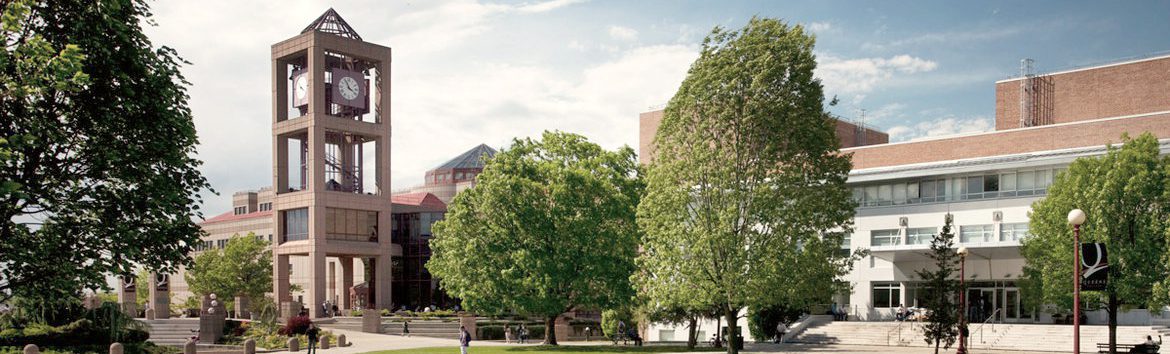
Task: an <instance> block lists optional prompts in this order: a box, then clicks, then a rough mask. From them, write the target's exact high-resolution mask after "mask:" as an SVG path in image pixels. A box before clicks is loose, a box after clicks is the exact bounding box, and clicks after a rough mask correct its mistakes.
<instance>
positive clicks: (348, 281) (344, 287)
mask: <svg viewBox="0 0 1170 354" xmlns="http://www.w3.org/2000/svg"><path fill="white" fill-rule="evenodd" d="M338 258H339V259H341V305H340V306H341V308H342V309H345V310H351V309H353V300H351V299H350V298H349V296H350V295H349V294H350V289H351V288H353V257H338Z"/></svg>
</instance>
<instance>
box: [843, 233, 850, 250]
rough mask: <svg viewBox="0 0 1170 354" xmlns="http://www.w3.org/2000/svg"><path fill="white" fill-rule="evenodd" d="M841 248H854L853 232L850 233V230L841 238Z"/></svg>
mask: <svg viewBox="0 0 1170 354" xmlns="http://www.w3.org/2000/svg"><path fill="white" fill-rule="evenodd" d="M841 248H842V249H852V248H853V233H849V232H847V233H845V236H844V237H843V238H841Z"/></svg>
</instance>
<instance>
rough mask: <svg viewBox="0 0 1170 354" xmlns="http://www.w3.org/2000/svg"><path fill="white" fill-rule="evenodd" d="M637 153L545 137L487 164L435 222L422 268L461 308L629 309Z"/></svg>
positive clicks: (540, 312)
mask: <svg viewBox="0 0 1170 354" xmlns="http://www.w3.org/2000/svg"><path fill="white" fill-rule="evenodd" d="M642 189H643V187H642V182H641V180H640V179H639V176H638V166H637V162H636V161H635V158H634V152H633V150H632V149H630V148H629V147H623V148H621V149H618V150H617V151H607V150H605V149H602V148H601V147H600V146H598V145H597V144H593V143H590V142H589V141H587V140H586V139H585V138H584V137H581V136H579V135H575V134H568V133H561V132H545V133H544V134H543V135H542V138H541V140H532V139H527V138H526V139H517V140H514V141H513V144H512V146H511V147H510V148H509V149H508V150H505V151H503V152H500V153H499V154H496V155H495V157H493V158H492V159H491V160H488V161H487V164H486V166H484V170H483V173H482V174H480V175H479V176H477V177H476V186H475V187H474V188H471V189H468V190H466V191H463V192H460V193H459V194H458V195H456V196H455V199H454V201H453V202H452V203H451V206H450V207H449V208H448V210H447V216H446V219H445V220H443V221H440V222H438V223H436V224H435V227H434V234H435V237H434V239H432V240H431V247H432V248H433V250H434V255H433V256H432V258H431V260H430V261H429V262H428V263H427V265H426V267H427V269H428V270H430V272H431V273H432V274H434V275H435V276H436V277H438V278H439V279H440V284H441V285H442V286H443V287H444V288H445V289H446V290H447V291H448V292H449V293H450V294H452V295H454V296H455V297H457V298H460V299H463V303H464V306H465V307H467V308H468V309H471V310H474V311H478V312H482V313H489V314H496V313H504V312H509V311H514V312H517V313H520V314H525V315H535V316H540V317H543V318H545V319H546V322H547V323H546V324H547V325H546V326H545V337H544V338H545V343H548V344H556V335H555V332H554V331H555V326H554V325H553V321H554V319H555V318H556V317H557V316H558V315H560V314H562V313H564V312H566V311H570V310H572V309H575V308H608V307H611V306H615V305H618V304H620V303H621V302H623V301H629V299H630V298H631V297H632V296H633V290H632V288H631V286H630V283H629V277H630V274H632V273H633V272H634V261H633V259H634V254H635V252H636V251H637V226H636V224H635V221H634V215H635V208H636V207H637V205H638V200H639V199H638V198H639V195H640V194H641V192H642Z"/></svg>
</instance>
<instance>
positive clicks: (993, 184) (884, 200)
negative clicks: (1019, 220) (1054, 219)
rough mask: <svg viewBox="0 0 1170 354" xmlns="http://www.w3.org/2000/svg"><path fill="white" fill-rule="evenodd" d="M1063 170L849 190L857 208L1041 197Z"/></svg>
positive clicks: (866, 186)
mask: <svg viewBox="0 0 1170 354" xmlns="http://www.w3.org/2000/svg"><path fill="white" fill-rule="evenodd" d="M1062 170H1063V169H1043V170H1028V171H1010V172H1000V173H991V174H981V175H974V176H962V177H951V178H938V177H930V178H925V179H917V180H912V181H899V182H895V183H883V184H872V185H859V186H854V187H853V199H854V200H855V201H857V203H858V205H859V206H862V207H872V206H887V205H903V204H917V203H935V202H944V201H954V200H977V199H988V198H1008V197H1017V196H1032V195H1043V194H1045V193H1047V191H1048V186H1049V185H1051V184H1052V179H1053V176H1055V175H1056V174H1059V173H1060V172H1061V171H1062Z"/></svg>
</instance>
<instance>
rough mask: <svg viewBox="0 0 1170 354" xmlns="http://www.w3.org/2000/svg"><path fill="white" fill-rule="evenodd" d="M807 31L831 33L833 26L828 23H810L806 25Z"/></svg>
mask: <svg viewBox="0 0 1170 354" xmlns="http://www.w3.org/2000/svg"><path fill="white" fill-rule="evenodd" d="M808 29H809V30H810V31H813V32H816V33H824V32H829V31H831V30H832V29H833V24H832V23H830V22H812V23H809V24H808Z"/></svg>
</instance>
